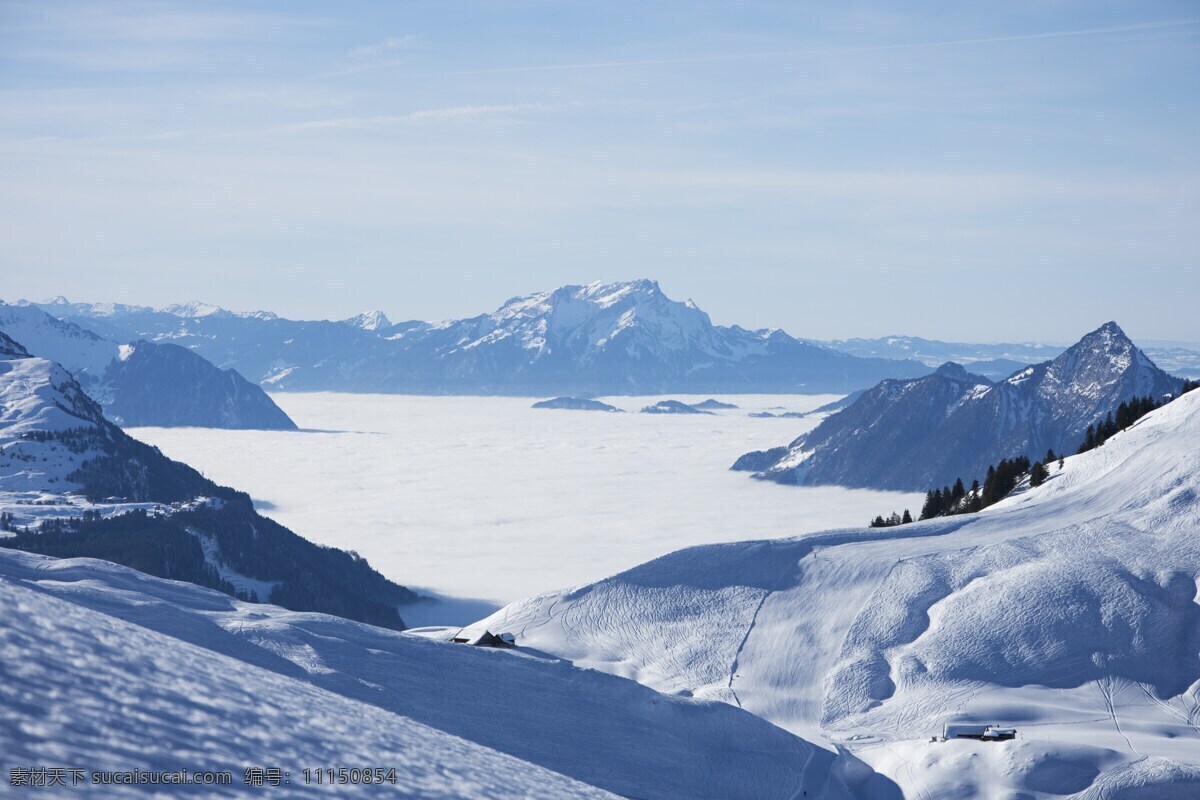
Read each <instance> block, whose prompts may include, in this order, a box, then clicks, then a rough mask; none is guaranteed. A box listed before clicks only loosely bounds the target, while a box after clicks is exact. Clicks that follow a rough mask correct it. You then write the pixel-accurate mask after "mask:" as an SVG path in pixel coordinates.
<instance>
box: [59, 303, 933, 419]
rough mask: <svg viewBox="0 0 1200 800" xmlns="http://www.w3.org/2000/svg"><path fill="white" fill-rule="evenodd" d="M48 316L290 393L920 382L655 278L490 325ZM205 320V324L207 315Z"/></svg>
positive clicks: (917, 369)
mask: <svg viewBox="0 0 1200 800" xmlns="http://www.w3.org/2000/svg"><path fill="white" fill-rule="evenodd" d="M200 305H201V304H189V307H188V309H179V308H172V309H162V310H160V311H154V310H151V309H146V308H142V307H136V306H132V307H131V306H112V305H110V304H105V305H95V306H93V305H89V304H72V303H67V302H66V301H57V300H56V301H55V302H51V303H47V304H43V305H42V307H43V308H44V309H46V310H47V311H48V312H50V313H51V314H54V315H56V316H59V317H62V318H64V319H67V320H69V321H74V322H77V323H79V324H82V325H84V326H92V325H94V326H97V328H96V329H97V330H99V331H101V332H102V333H105V335H108V336H110V337H111V336H114V335H116V334H115V333H113V332H114V331H121V332H122V333H123V335H124V336H125V337H126V338H129V339H134V338H145V339H149V340H152V341H173V342H176V343H178V344H182V345H184V346H186V347H189V348H192V349H194V350H195V351H196V352H198V353H201V354H202V355H204V356H205V357H207V358H209V359H210V360H212V361H213V362H214V363H216V364H219V365H222V366H235V367H237V369H238V370H240V371H241V372H242V373H244V374H245V375H248V376H250V377H251V378H252V379H253V380H255V381H257V382H259V383H262V384H263V385H268V386H271V387H273V388H276V389H282V390H298V391H314V390H333V391H360V392H362V391H375V392H411V393H421V394H509V395H519V394H526V395H542V394H575V395H587V394H592V395H595V394H639V393H648V392H666V391H672V392H702V391H703V392H805V393H813V394H816V393H822V392H834V391H836V392H848V391H851V390H853V389H857V388H863V387H866V386H870V385H872V384H874V383H876V382H877V381H878V380H880V379H881V378H884V377H908V376H913V375H920V374H924V373H925V372H927V369H926V368H925V367H924V366H923V365H921V364H919V363H918V362H915V361H896V360H889V359H871V358H865V359H864V358H857V357H854V356H850V355H847V354H845V353H841V352H838V351H836V350H833V349H830V348H827V347H820V346H816V345H813V344H809V343H807V342H803V341H800V340H798V339H794V338H792V337H791V336H789V335H787V334H786V333H784V332H783V331H779V330H759V331H748V330H745V329H742V328H739V327H737V326H733V327H723V326H719V325H713V323H712V321H711V320H710V319H709V316H708V315H707V314H706V313H704V312H703V311H701V310H700V309H699V308H698V307H697V306H696V305H695V304H694V303H692V302H691V301H690V300H689V301H686V302H677V301H675V300H672V299H670V298H669V297H667V296H666V295H665V294H664V293H663V292H662V289H661V288H660V287H659V285H658V283H657V282H656V281H652V280H636V281H628V282H621V283H601V282H594V283H590V284H586V285H582V286H577V285H572V286H563V287H560V288H558V289H554V290H553V291H548V292H538V293H535V294H531V295H526V296H523V297H515V298H512V299H511V300H509V301H507V302H506V303H504V304H503V305H502V306H501V307H500V308H499V309H497V310H496V311H494V312H492V313H490V314H481V315H479V316H476V317H471V318H469V319H461V320H446V321H443V322H438V323H433V324H429V323H418V322H402V323H398V324H391V323H390V321H389V320H387V318H386V317H385V316H384V315H383V314H382V313H379V312H368V313H366V314H360V315H358V316H356V317H352V318H350V319H348V320H344V321H341V322H300V321H292V320H283V319H278V318H276V317H275V316H274V315H259V314H234V313H231V312H228V311H224V310H220V309H217V310H210V309H209V308H203V309H201V308H199V306H200ZM202 312H203V313H202Z"/></svg>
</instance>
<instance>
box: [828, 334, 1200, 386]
mask: <svg viewBox="0 0 1200 800" xmlns="http://www.w3.org/2000/svg"><path fill="white" fill-rule="evenodd" d="M809 341H812V343H813V344H818V345H822V346H824V347H830V348H832V349H834V350H838V351H841V352H843V353H849V354H851V355H855V356H863V357H870V358H899V359H914V360H916V361H920V362H921V363H922V364H925V365H926V366H930V367H937V366H940V365H941V364H945V363H946V362H947V361H953V362H954V363H956V364H962V365H963V366H965V367H967V368H968V369H969V370H970V371H971V372H973V373H975V374H977V375H983V376H984V377H985V378H990V379H992V380H994V381H998V380H1003V379H1004V378H1007V377H1008V376H1009V375H1011V374H1013V373H1014V372H1017V371H1019V370H1021V369H1023V368H1024V367H1027V366H1029V365H1030V364H1037V363H1040V362H1042V361H1048V360H1050V359H1053V358H1055V357H1057V356H1058V355H1060V354H1061V353H1062V352H1063V351H1064V350H1066V349H1067V348H1066V346H1065V345H1062V346H1060V345H1055V344H1041V343H1038V342H1009V343H1001V344H968V343H965V342H942V341H938V340H937V339H922V338H921V337H920V336H883V337H880V338H877V339H829V340H826V341H818V340H809ZM1142 349H1143V350H1144V352H1145V353H1146V355H1148V356H1149V357H1150V358H1151V359H1152V360H1153V361H1154V363H1156V364H1158V365H1159V366H1160V367H1162V368H1163V369H1165V370H1166V371H1167V372H1170V373H1171V374H1172V375H1180V376H1182V377H1185V378H1200V344H1190V345H1189V344H1185V343H1181V342H1147V343H1144V346H1143V348H1142Z"/></svg>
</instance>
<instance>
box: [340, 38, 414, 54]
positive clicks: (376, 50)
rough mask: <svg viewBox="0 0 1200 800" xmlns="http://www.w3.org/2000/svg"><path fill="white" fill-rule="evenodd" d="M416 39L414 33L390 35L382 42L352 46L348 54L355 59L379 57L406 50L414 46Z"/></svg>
mask: <svg viewBox="0 0 1200 800" xmlns="http://www.w3.org/2000/svg"><path fill="white" fill-rule="evenodd" d="M416 40H417V37H415V36H412V35H408V36H390V37H388V38H387V39H384V40H383V41H382V42H376V43H374V44H363V45H359V46H358V47H352V48H350V52H349V53H347V54H346V55H348V56H349V57H350V58H353V59H371V58H379V57H380V56H383V55H387V54H389V53H395V52H396V51H398V50H404V49H406V48H408V47H412V45H413V44H414V43H415V42H416Z"/></svg>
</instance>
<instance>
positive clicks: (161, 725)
mask: <svg viewBox="0 0 1200 800" xmlns="http://www.w3.org/2000/svg"><path fill="white" fill-rule="evenodd" d="M0 617H2V618H3V619H4V620H5V624H4V625H3V626H0V753H4V754H5V757H6V758H9V759H13V758H15V759H16V760H17V761H18V762H20V763H26V762H28V763H45V762H48V761H50V762H54V763H55V764H64V765H66V764H70V765H86V766H88V767H89V768H91V769H100V768H121V769H130V768H134V767H141V768H160V769H169V768H177V767H180V766H188V767H190V768H192V769H199V768H206V769H223V768H233V769H235V770H240V768H241V766H242V765H245V764H255V763H257V764H262V765H264V766H271V765H274V766H280V767H282V768H284V769H288V770H290V771H291V773H292V784H293V790H295V788H296V784H297V783H298V782H299V779H300V770H301V769H302V768H304V767H306V766H318V765H326V766H328V765H347V766H393V765H394V766H396V767H397V769H398V770H399V771H400V772H401V775H400V782H401V785H402V786H404V787H405V788H406V789H407V791H406V792H404V793H403V794H404V795H405V796H417V797H426V796H433V797H440V796H462V797H508V796H519V797H525V796H529V797H577V796H578V797H584V796H597V795H599V792H594V791H589V790H588V789H586V788H585V787H582V786H580V785H578V784H573V783H571V782H569V781H567V780H564V779H562V778H559V777H558V776H556V775H552V774H550V773H548V772H546V770H547V769H548V770H553V771H555V772H558V773H561V774H563V775H568V776H571V777H573V778H575V779H578V780H581V781H584V782H586V783H589V784H592V785H594V786H600V787H603V788H606V789H609V790H611V791H615V792H617V793H618V794H622V795H625V796H628V797H643V798H683V797H687V798H741V797H745V798H791V797H793V796H798V795H800V794H801V792H807V796H808V797H831V798H832V797H847V796H848V795H847V794H846V793H845V792H844V791H842V790H840V789H838V785H839V783H840V782H839V780H838V779H837V778H836V777H831V776H830V772H831V768H832V763H833V756H832V754H830V753H828V752H826V751H824V750H822V749H820V748H817V747H814V746H812V745H810V744H808V743H806V742H804V741H802V740H800V739H798V738H797V737H795V736H793V735H791V734H788V733H786V732H785V731H783V730H781V729H779V728H777V727H775V726H773V725H770V724H768V723H766V722H764V721H763V720H761V719H759V718H757V717H755V716H753V715H751V714H748V713H746V712H744V711H741V710H739V709H736V708H732V707H730V706H727V705H725V704H722V703H712V702H704V701H699V700H693V699H689V698H686V697H670V696H665V695H661V694H658V693H656V692H654V691H652V690H650V689H648V688H646V687H643V686H640V685H638V684H636V683H634V682H631V681H625V680H622V679H619V678H614V677H612V676H610V675H606V674H603V673H600V672H595V671H589V670H580V669H577V668H575V667H572V666H570V665H568V664H566V663H564V662H562V661H558V660H553V659H548V658H545V657H543V656H541V655H540V654H538V653H537V651H529V652H523V651H521V650H517V651H501V650H490V649H486V648H474V647H468V646H465V645H457V644H452V643H449V642H442V641H435V640H432V639H429V638H423V637H419V636H413V635H408V634H400V633H394V632H390V631H386V630H383V629H380V628H373V627H370V626H366V625H361V624H358V623H354V622H349V621H347V620H343V619H340V618H336V617H328V616H324V615H321V614H302V613H294V612H288V611H285V610H283V609H280V608H275V607H271V606H260V605H252V604H246V603H240V602H238V601H235V600H233V599H232V598H230V597H228V596H226V595H222V594H218V593H216V592H212V591H209V590H206V589H201V588H199V587H195V586H191V585H188V584H183V583H176V582H173V581H165V580H160V579H156V578H150V577H148V576H146V575H143V574H140V573H137V572H134V571H132V570H128V569H125V568H122V567H118V566H115V565H112V564H107V563H104V562H99V561H93V560H90V559H74V560H54V559H49V558H45V557H41V556H35V555H29V554H24V553H15V552H11V551H3V550H0ZM34 698H37V700H36V702H34V701H33V699H34ZM425 726H430V727H431V728H436V729H438V731H444V732H445V733H439V732H438V731H431V730H430V729H429V728H426V727H425ZM458 737H461V738H458ZM464 740H468V741H464ZM468 742H473V743H474V744H470V743H468ZM485 748H487V749H485ZM494 751H501V752H504V753H507V754H509V756H515V757H516V758H520V759H522V760H523V761H526V762H529V763H525V764H522V763H519V762H516V761H515V760H514V759H513V758H510V757H506V756H500V755H498V754H497V753H496V752H494ZM532 765H537V766H532ZM239 778H240V774H239ZM505 786H507V788H504V787H505ZM426 787H428V788H426ZM316 793H319V792H314V794H316Z"/></svg>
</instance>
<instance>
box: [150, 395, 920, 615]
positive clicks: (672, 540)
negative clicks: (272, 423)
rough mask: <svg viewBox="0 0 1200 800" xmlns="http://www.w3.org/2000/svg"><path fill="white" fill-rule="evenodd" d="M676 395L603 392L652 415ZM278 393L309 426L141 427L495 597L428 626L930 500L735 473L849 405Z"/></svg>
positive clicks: (409, 572)
mask: <svg viewBox="0 0 1200 800" xmlns="http://www.w3.org/2000/svg"><path fill="white" fill-rule="evenodd" d="M669 396H670V397H672V398H677V399H681V400H686V401H688V402H698V401H702V400H704V399H706V398H707V397H708V396H707V395H705V396H689V395H669ZM662 397H663V396H662V395H655V396H648V397H608V398H601V399H602V400H604V401H606V402H608V403H609V404H612V405H615V406H616V407H618V408H622V409H625V410H627V411H629V412H636V411H638V410H639V409H641V408H642V407H644V406H647V405H649V404H651V403H653V402H656V401H657V400H659V399H661V398H662ZM273 399H274V400H275V402H276V403H277V404H279V406H280V407H282V408H283V409H284V410H285V411H287V413H288V415H289V416H291V417H292V419H294V420H295V421H296V422H297V424H299V426H300V428H301V430H300V431H299V432H292V433H286V434H283V435H280V433H277V432H274V431H235V430H211V429H201V428H135V429H131V431H130V432H131V433H132V434H133V435H134V436H136V437H137V438H139V439H141V440H143V441H145V442H148V443H150V444H153V445H157V446H159V447H160V448H162V450H163V452H164V453H166V454H167V455H168V456H170V457H171V458H175V459H178V460H181V461H185V462H187V463H189V464H191V465H193V466H195V467H197V468H198V469H200V470H201V471H202V472H203V473H204V474H205V475H206V476H207V477H209V478H212V479H214V480H216V481H217V482H218V483H223V484H227V485H231V486H237V487H238V488H240V489H242V490H244V491H246V492H249V493H250V495H251V497H253V498H254V501H255V504H256V506H257V507H258V508H259V510H260V511H261V512H262V513H263V514H265V515H266V516H269V517H271V518H273V519H276V520H278V521H280V522H282V523H284V524H285V525H287V526H288V527H290V528H291V529H292V530H295V531H297V532H300V533H301V534H302V535H303V536H305V537H306V538H309V539H311V540H313V541H315V542H319V543H321V544H326V545H332V546H335V547H340V548H345V549H350V550H355V551H357V552H359V553H360V554H362V555H363V556H365V557H366V558H367V559H368V560H369V561H370V562H371V564H372V565H374V566H375V567H376V568H377V569H379V570H381V571H382V572H383V573H384V574H385V575H387V576H388V577H390V578H391V579H392V580H395V581H398V582H400V583H403V584H405V585H409V586H413V587H417V588H419V589H422V590H429V591H432V592H434V593H437V594H438V595H442V596H445V597H447V598H453V599H456V600H479V601H483V602H482V603H479V604H467V605H465V606H463V610H462V611H459V610H456V607H455V606H448V605H446V604H442V605H441V606H440V607H436V608H435V607H432V606H429V607H427V606H423V605H417V606H413V607H409V608H408V609H406V610H405V612H404V616H405V619H406V621H409V622H410V624H412V623H413V622H414V621H416V622H421V623H431V624H432V623H440V624H454V623H460V624H466V623H467V622H471V621H472V620H474V619H477V618H480V617H482V616H486V613H477V612H479V611H481V610H484V609H486V608H487V607H488V606H489V604H490V606H491V608H493V609H494V608H495V607H498V605H503V604H505V603H509V602H512V601H514V600H517V599H519V598H521V597H525V596H528V595H530V594H535V593H539V592H544V591H549V590H552V589H562V588H566V587H570V586H575V585H577V584H582V583H585V582H588V581H593V580H598V579H600V578H603V577H605V576H606V575H610V574H612V573H614V572H619V571H621V570H624V569H628V568H629V567H632V566H634V565H636V564H639V563H641V562H643V561H646V560H648V559H651V558H655V557H657V556H660V555H664V554H666V553H668V552H671V551H672V550H677V549H679V548H680V547H686V546H689V545H695V544H706V543H714V542H729V541H738V540H743V539H758V538H775V537H779V536H794V535H798V534H801V533H805V532H809V531H817V530H823V529H826V528H833V527H844V526H859V525H865V524H866V522H867V520H868V519H869V518H870V517H871V516H873V514H875V513H878V512H879V511H886V510H891V509H893V508H905V507H908V508H911V509H912V511H913V513H914V514H915V513H916V512H917V510H918V509H919V508H920V505H921V501H922V500H923V495H920V494H913V493H901V492H876V491H870V490H861V489H844V488H841V487H837V486H821V487H801V488H795V489H793V488H791V487H784V488H781V487H778V486H774V485H772V484H768V483H764V482H760V481H753V480H748V479H747V478H746V476H745V475H742V474H739V473H735V472H730V471H729V466H730V465H731V464H732V463H733V461H734V460H735V459H736V458H737V457H738V456H739V455H740V454H741V453H744V452H746V451H748V450H754V449H758V448H760V447H765V446H767V445H770V444H775V443H776V442H778V441H779V440H786V439H789V438H792V437H794V436H797V435H799V434H800V433H803V432H805V431H806V430H809V429H811V428H812V427H814V426H815V425H816V424H817V421H818V420H819V418H820V415H817V416H813V417H805V418H776V419H771V418H754V417H751V416H749V415H750V414H751V413H756V412H762V411H765V410H767V409H774V413H785V412H787V411H791V412H805V411H810V410H812V409H814V408H817V407H819V406H821V405H823V404H825V403H827V402H830V401H831V400H836V399H837V396H831V395H778V396H776V395H746V396H743V395H733V396H721V397H720V399H721V400H722V401H724V402H727V403H731V404H733V405H736V406H738V407H737V408H736V409H722V410H718V411H716V412H715V413H713V414H712V415H678V416H659V415H648V414H638V413H625V414H603V413H583V412H572V411H559V410H542V409H532V408H530V406H531V405H532V403H533V400H532V399H530V398H503V397H412V396H397V395H357V394H336V393H315V394H304V393H299V394H297V393H277V394H275V395H273ZM456 606H457V604H456ZM488 613H490V612H488ZM464 614H465V616H464Z"/></svg>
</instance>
